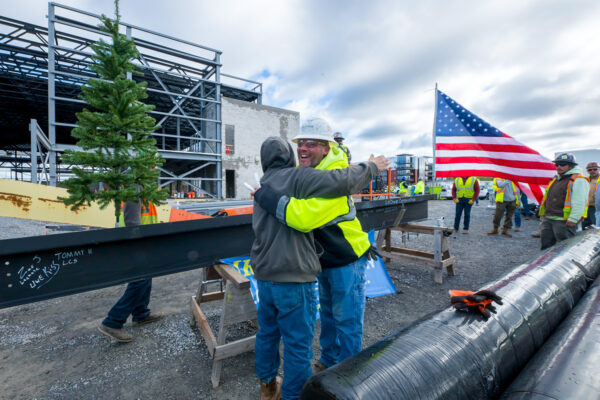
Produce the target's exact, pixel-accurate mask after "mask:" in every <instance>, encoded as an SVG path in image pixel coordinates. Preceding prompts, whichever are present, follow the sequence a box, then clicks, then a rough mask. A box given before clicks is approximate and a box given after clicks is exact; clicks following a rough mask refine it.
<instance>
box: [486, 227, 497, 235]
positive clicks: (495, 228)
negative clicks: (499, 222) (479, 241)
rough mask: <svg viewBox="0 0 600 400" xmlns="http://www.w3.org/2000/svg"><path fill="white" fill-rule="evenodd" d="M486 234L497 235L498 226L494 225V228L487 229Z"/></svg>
mask: <svg viewBox="0 0 600 400" xmlns="http://www.w3.org/2000/svg"><path fill="white" fill-rule="evenodd" d="M487 234H488V235H497V234H498V227H497V226H495V227H494V229H492V230H491V231H489V232H488V233H487Z"/></svg>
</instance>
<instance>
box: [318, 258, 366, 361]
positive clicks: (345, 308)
mask: <svg viewBox="0 0 600 400" xmlns="http://www.w3.org/2000/svg"><path fill="white" fill-rule="evenodd" d="M366 268H367V257H366V256H363V257H361V258H359V259H358V260H356V261H355V262H353V263H351V264H348V265H346V266H343V267H338V268H326V269H324V270H323V271H322V272H321V273H320V274H319V275H317V279H318V280H319V301H320V303H321V309H320V314H321V336H320V338H319V339H320V340H319V342H320V344H321V358H320V361H321V362H322V363H323V364H325V365H326V366H327V367H331V366H332V365H335V364H337V363H338V362H340V361H343V360H345V359H346V358H348V357H350V356H351V355H354V354H356V353H358V352H359V351H360V350H361V348H362V334H363V315H364V312H365V270H366Z"/></svg>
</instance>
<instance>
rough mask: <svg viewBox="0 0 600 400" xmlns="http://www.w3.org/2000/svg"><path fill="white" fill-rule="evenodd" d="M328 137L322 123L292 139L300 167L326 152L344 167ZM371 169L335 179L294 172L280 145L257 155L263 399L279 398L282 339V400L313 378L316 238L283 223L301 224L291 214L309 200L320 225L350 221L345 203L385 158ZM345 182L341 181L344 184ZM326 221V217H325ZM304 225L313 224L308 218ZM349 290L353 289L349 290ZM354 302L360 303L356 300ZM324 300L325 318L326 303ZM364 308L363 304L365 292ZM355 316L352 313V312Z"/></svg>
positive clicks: (273, 142)
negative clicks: (281, 346)
mask: <svg viewBox="0 0 600 400" xmlns="http://www.w3.org/2000/svg"><path fill="white" fill-rule="evenodd" d="M327 129H328V125H327V124H326V123H325V122H324V121H323V120H320V119H319V120H317V119H315V118H313V119H310V120H308V121H306V123H305V124H303V125H302V132H304V133H305V135H304V136H305V137H306V138H305V139H297V138H295V140H296V141H297V143H298V155H299V164H300V166H301V167H302V166H303V167H315V166H316V165H317V164H319V163H320V161H321V159H322V158H323V157H324V156H325V155H326V154H328V153H329V149H330V146H336V156H337V157H341V159H342V160H346V156H345V154H344V153H343V152H342V151H341V149H338V148H337V145H336V144H335V142H334V141H333V136H332V134H331V130H330V128H329V130H328V131H327ZM299 136H302V135H299ZM370 161H372V162H368V163H361V164H359V165H358V166H355V167H351V168H345V169H343V170H341V169H336V170H333V171H319V170H318V169H317V168H292V167H294V166H295V157H294V153H293V149H292V147H291V145H289V144H288V143H287V142H285V141H284V140H283V139H281V138H279V137H272V138H268V139H267V140H266V141H265V142H264V143H263V145H262V147H261V163H262V165H263V170H264V171H265V174H264V176H263V178H262V179H261V187H260V189H258V190H257V191H256V192H255V193H254V200H255V205H254V213H253V220H252V225H253V229H254V233H255V235H256V240H255V241H254V244H253V246H252V252H251V259H252V266H253V269H254V276H255V277H256V279H257V283H258V296H259V302H258V304H259V306H258V324H259V326H260V329H259V331H258V333H257V335H256V344H255V365H256V373H257V375H258V377H259V379H260V380H261V398H262V399H267V398H277V397H276V396H277V392H278V390H279V389H278V388H279V381H278V379H277V378H276V375H277V370H278V368H279V364H280V360H279V354H278V353H279V341H280V339H281V338H283V342H284V359H285V363H284V381H283V385H282V386H281V394H282V395H283V398H284V399H291V398H297V397H298V396H299V394H300V391H301V389H302V386H303V385H304V383H305V382H306V380H308V378H310V376H311V375H312V372H313V371H312V370H311V360H312V340H313V334H314V327H315V322H316V305H317V302H316V294H315V286H314V280H315V277H316V275H317V273H318V272H320V271H321V265H319V259H318V256H317V254H316V251H317V248H320V246H316V245H315V243H314V237H315V236H316V234H314V235H313V233H311V232H310V229H308V230H306V231H305V232H307V233H303V232H301V231H299V230H294V229H291V228H289V227H287V226H285V225H284V224H282V223H281V222H285V221H286V219H288V218H289V219H294V218H297V219H300V220H301V219H302V214H300V215H298V214H296V213H295V210H296V209H297V208H298V207H302V203H297V202H296V201H295V199H303V198H304V199H305V198H309V197H313V196H319V197H315V198H313V199H312V200H314V202H315V203H316V204H320V205H321V207H320V208H321V209H322V212H319V213H318V218H321V220H322V221H323V223H330V222H331V221H332V220H333V219H335V218H336V217H338V216H340V215H342V214H343V216H342V220H345V219H347V214H348V212H349V210H348V206H349V204H350V203H349V202H348V198H349V197H346V196H347V195H349V194H350V193H353V192H355V191H358V190H360V189H361V188H362V187H364V186H365V185H366V184H367V183H368V182H369V181H370V180H371V179H372V178H373V177H374V176H375V175H376V174H377V171H384V170H385V169H386V168H387V165H388V164H389V161H388V160H387V159H386V158H385V157H383V156H379V157H371V159H370ZM345 165H347V163H346V164H345ZM323 176H325V177H323ZM344 177H346V179H345V181H344V180H342V179H341V178H344ZM332 193H333V194H334V195H335V196H340V195H343V197H341V199H342V201H337V198H332V199H324V198H323V197H325V196H328V195H332ZM344 206H345V207H344ZM325 214H327V217H324V216H325ZM278 220H279V221H278ZM309 221H310V222H313V220H312V218H311V219H310V220H309ZM333 224H335V222H333ZM332 226H333V225H332ZM361 232H362V231H361ZM342 244H343V243H342ZM369 247H370V244H369ZM363 278H364V266H363ZM338 283H344V282H338ZM351 286H352V288H355V287H356V285H353V284H351ZM324 291H326V289H323V288H320V290H319V292H320V294H321V293H322V292H324ZM313 297H314V298H313ZM356 297H358V298H360V296H358V295H357V296H356ZM321 299H322V300H321V307H322V308H321V318H323V315H324V314H323V297H321ZM357 301H358V300H357ZM362 301H363V303H364V291H363V292H362ZM353 312H354V313H357V311H356V309H353ZM361 321H362V320H361ZM359 350H360V349H359Z"/></svg>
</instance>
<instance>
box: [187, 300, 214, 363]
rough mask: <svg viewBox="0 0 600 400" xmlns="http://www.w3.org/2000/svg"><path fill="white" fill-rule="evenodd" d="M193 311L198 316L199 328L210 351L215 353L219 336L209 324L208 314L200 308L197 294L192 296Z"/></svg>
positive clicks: (212, 354) (211, 353) (212, 353)
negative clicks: (216, 336)
mask: <svg viewBox="0 0 600 400" xmlns="http://www.w3.org/2000/svg"><path fill="white" fill-rule="evenodd" d="M192 312H193V313H194V316H195V317H196V323H197V324H198V329H200V333H201V334H202V337H203V338H204V341H205V342H206V347H208V352H209V354H210V355H211V357H212V356H214V354H215V347H217V338H215V335H214V334H213V332H212V329H210V325H209V324H208V320H207V319H206V316H205V315H204V313H203V312H202V310H201V309H200V306H199V305H198V303H197V302H196V296H192Z"/></svg>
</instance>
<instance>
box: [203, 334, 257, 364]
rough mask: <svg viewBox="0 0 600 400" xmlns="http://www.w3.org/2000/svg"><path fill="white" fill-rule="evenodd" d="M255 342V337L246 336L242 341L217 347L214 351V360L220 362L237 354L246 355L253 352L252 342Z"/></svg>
mask: <svg viewBox="0 0 600 400" xmlns="http://www.w3.org/2000/svg"><path fill="white" fill-rule="evenodd" d="M255 341H256V335H252V336H248V337H246V338H243V339H239V340H236V341H234V342H230V343H226V344H223V345H221V346H218V347H217V348H216V349H215V355H214V357H213V358H214V359H215V360H222V359H225V358H229V357H232V356H236V355H238V354H242V353H246V352H248V351H252V350H254V342H255Z"/></svg>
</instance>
